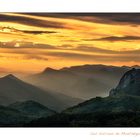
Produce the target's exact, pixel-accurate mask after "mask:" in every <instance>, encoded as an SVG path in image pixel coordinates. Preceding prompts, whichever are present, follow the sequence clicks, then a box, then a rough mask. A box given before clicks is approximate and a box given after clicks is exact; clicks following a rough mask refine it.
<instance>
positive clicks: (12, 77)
mask: <svg viewBox="0 0 140 140" xmlns="http://www.w3.org/2000/svg"><path fill="white" fill-rule="evenodd" d="M2 79H12V80H19V79H18V78H17V77H16V76H14V75H13V74H8V75H6V76H4V77H2Z"/></svg>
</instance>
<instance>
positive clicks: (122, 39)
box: [84, 36, 140, 42]
mask: <svg viewBox="0 0 140 140" xmlns="http://www.w3.org/2000/svg"><path fill="white" fill-rule="evenodd" d="M133 40H140V36H123V37H118V36H109V37H103V38H98V39H84V41H111V42H114V41H133Z"/></svg>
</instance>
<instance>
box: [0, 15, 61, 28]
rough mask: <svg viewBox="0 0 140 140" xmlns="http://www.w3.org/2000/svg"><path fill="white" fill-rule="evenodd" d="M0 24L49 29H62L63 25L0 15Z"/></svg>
mask: <svg viewBox="0 0 140 140" xmlns="http://www.w3.org/2000/svg"><path fill="white" fill-rule="evenodd" d="M0 22H13V23H20V24H25V25H30V26H37V27H46V28H47V27H50V28H64V25H63V24H62V23H59V22H52V21H48V20H41V19H35V18H30V17H23V16H16V15H3V14H0Z"/></svg>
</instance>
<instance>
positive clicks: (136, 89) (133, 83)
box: [109, 68, 140, 96]
mask: <svg viewBox="0 0 140 140" xmlns="http://www.w3.org/2000/svg"><path fill="white" fill-rule="evenodd" d="M119 94H129V95H130V94H131V95H140V69H135V68H133V69H131V70H130V71H128V72H126V73H125V74H124V75H123V77H122V78H121V80H120V82H119V84H118V86H117V87H116V88H115V89H112V90H111V91H110V94H109V95H110V96H114V95H119Z"/></svg>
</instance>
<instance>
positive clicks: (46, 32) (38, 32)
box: [20, 30, 57, 34]
mask: <svg viewBox="0 0 140 140" xmlns="http://www.w3.org/2000/svg"><path fill="white" fill-rule="evenodd" d="M20 32H23V33H26V34H54V33H57V32H55V31H29V30H20Z"/></svg>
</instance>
